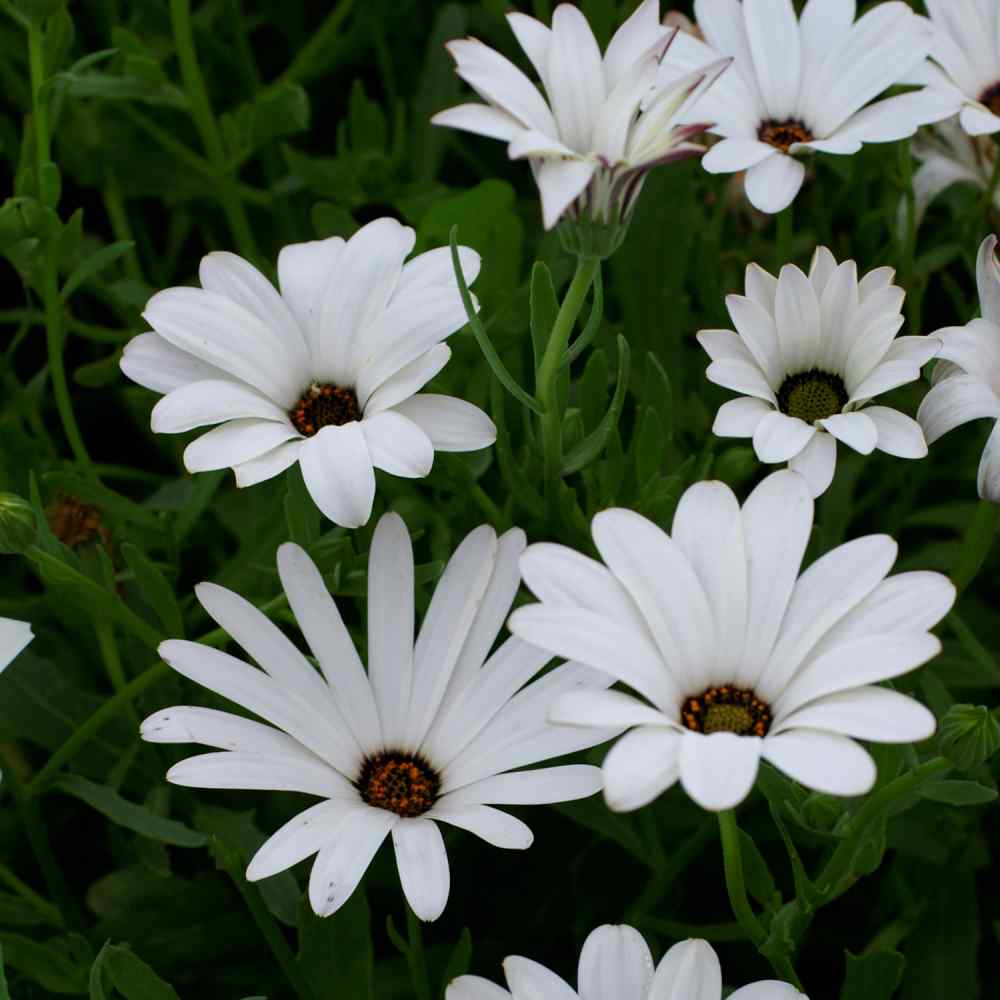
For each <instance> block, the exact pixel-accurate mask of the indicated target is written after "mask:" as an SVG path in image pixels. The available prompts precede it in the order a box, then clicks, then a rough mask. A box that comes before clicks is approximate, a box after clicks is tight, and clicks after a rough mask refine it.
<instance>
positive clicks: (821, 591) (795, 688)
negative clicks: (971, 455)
mask: <svg viewBox="0 0 1000 1000" xmlns="http://www.w3.org/2000/svg"><path fill="white" fill-rule="evenodd" d="M812 523H813V501H812V498H811V497H810V496H809V491H808V489H807V488H806V483H805V480H803V478H802V477H801V476H797V475H795V474H794V473H792V472H787V471H781V472H776V473H773V474H772V475H770V476H768V477H767V479H765V480H764V481H763V482H762V483H761V484H760V485H759V486H758V487H757V488H756V489H755V490H754V491H753V493H751V494H750V497H749V498H748V499H747V501H746V503H745V504H744V505H743V507H742V508H741V507H740V505H739V503H738V501H737V499H736V497H735V496H734V495H733V492H732V491H731V490H730V489H729V487H728V486H726V485H725V484H724V483H718V482H705V483H697V484H695V485H694V486H692V487H691V488H690V489H688V490H687V491H686V492H685V493H684V495H683V496H682V498H681V501H680V503H679V505H678V507H677V513H676V514H675V516H674V522H673V531H672V533H671V534H670V535H668V534H667V533H666V532H664V531H662V530H661V529H660V528H658V527H657V526H656V525H655V524H653V523H652V522H651V521H648V520H647V519H646V518H644V517H641V516H640V515H639V514H636V513H634V512H633V511H629V510H607V511H604V512H602V513H600V514H598V515H597V516H596V517H595V518H594V520H593V525H592V530H593V536H594V543H595V545H596V546H597V550H598V552H599V553H600V555H601V558H602V559H603V560H604V564H603V565H602V564H601V563H599V562H595V561H594V560H592V559H589V558H587V557H586V556H582V555H580V554H579V553H577V552H574V551H573V550H572V549H568V548H565V547H563V546H561V545H549V544H539V545H532V546H530V547H529V548H528V550H527V551H526V552H525V554H524V556H523V557H522V559H521V571H522V573H523V575H524V580H525V583H526V584H527V585H528V586H529V587H530V588H531V590H532V591H533V593H534V594H535V596H536V597H538V598H539V600H540V601H541V604H535V605H530V606H528V607H524V608H520V609H519V610H517V611H516V612H514V614H513V615H512V616H511V620H510V628H511V630H512V631H513V632H514V634H515V635H518V636H520V637H521V638H522V639H524V640H525V641H527V642H532V643H535V644H537V645H539V646H542V647H544V648H546V649H548V650H550V651H551V652H552V653H554V654H556V655H558V656H564V657H567V658H573V659H574V660H577V661H579V662H581V663H586V664H589V665H590V666H592V667H595V668H597V669H599V670H604V671H606V672H607V673H609V674H611V675H612V676H613V677H615V678H616V679H617V680H620V681H622V682H623V683H625V684H627V685H628V686H629V687H631V688H632V689H634V690H635V691H636V692H637V693H638V694H639V695H641V696H642V699H645V700H640V699H639V698H636V697H633V696H632V695H630V694H625V693H623V692H620V691H591V692H580V693H576V694H572V695H566V696H562V697H560V698H559V699H557V700H556V701H555V702H554V703H553V705H552V708H551V710H550V713H549V715H550V718H552V719H554V720H556V721H559V722H562V723H571V724H574V725H579V726H582V727H589V726H599V727H602V729H606V728H607V727H610V726H630V727H634V728H633V729H632V731H631V732H629V733H628V734H626V735H625V736H623V737H622V738H621V739H620V740H618V742H617V743H616V744H615V745H614V747H612V749H611V750H610V752H609V753H608V755H607V757H606V758H605V761H604V795H605V798H606V799H607V802H608V805H609V806H610V807H611V808H612V809H615V810H629V809H636V808H638V807H639V806H642V805H645V804H646V803H647V802H650V801H652V800H653V799H654V798H656V797H657V796H658V795H659V794H660V793H661V792H663V791H664V790H665V789H667V788H669V787H670V786H671V785H673V784H674V782H676V781H677V780H678V778H679V779H680V782H681V784H682V785H683V787H684V790H685V791H686V792H687V793H688V795H690V796H691V798H692V799H694V800H695V802H697V803H698V804H699V805H700V806H702V807H703V808H705V809H711V810H723V809H729V808H732V807H733V806H735V805H737V804H738V803H739V802H740V801H741V800H742V799H743V798H744V796H746V795H747V794H748V793H749V791H750V789H751V788H752V786H753V784H754V780H755V778H756V775H757V768H758V765H759V763H760V761H761V760H762V759H763V760H767V761H770V762H771V763H772V764H773V765H774V766H775V767H777V768H779V769H780V770H782V771H784V772H785V773H786V774H787V775H788V776H789V777H791V778H794V779H795V780H796V781H799V782H801V783H802V784H803V785H806V786H808V787H809V788H813V789H815V790H816V791H819V792H825V793H828V794H830V795H861V794H863V793H865V792H867V791H868V790H869V789H870V788H871V786H872V783H873V782H874V780H875V765H874V763H873V762H872V759H871V757H870V756H869V755H868V753H867V752H866V751H865V750H864V749H862V748H861V747H860V746H859V745H858V744H857V743H855V742H854V739H864V740H873V741H875V742H880V743H903V742H910V741H916V740H922V739H926V738H927V737H928V736H930V735H931V734H932V733H933V732H934V725H935V723H934V717H933V716H932V715H931V713H930V712H929V711H928V710H927V709H926V708H924V706H923V705H921V704H919V703H918V702H916V701H914V700H913V699H911V698H908V697H906V696H905V695H902V694H899V693H897V692H896V691H892V690H889V689H888V688H883V687H879V686H877V685H878V683H879V682H880V681H885V680H889V679H890V678H893V677H897V676H899V675H900V674H904V673H907V672H908V671H910V670H913V669H914V668H915V667H917V666H919V665H920V664H922V663H924V662H925V661H927V660H929V659H930V658H931V657H933V656H935V655H936V654H937V653H938V652H939V650H940V648H941V644H940V642H939V641H938V639H937V638H936V637H935V636H933V635H931V634H930V632H929V631H928V629H930V628H931V627H932V626H933V625H935V624H936V623H937V622H938V621H940V619H941V618H942V617H944V615H945V614H946V613H947V611H948V609H949V608H950V607H951V604H952V602H953V600H954V597H955V588H954V587H953V586H952V584H951V583H950V581H949V580H948V579H947V578H945V577H943V576H941V575H940V574H938V573H920V572H912V573H901V574H899V575H897V576H893V577H888V578H887V576H886V574H887V573H888V572H889V570H890V568H891V567H892V564H893V562H894V561H895V558H896V543H895V542H894V541H893V540H892V539H891V538H890V537H888V536H887V535H870V536H868V537H865V538H858V539H856V540H854V541H852V542H848V543H846V544H844V545H841V546H839V547H837V548H835V549H833V550H832V551H831V552H829V553H827V554H826V555H824V556H822V557H821V558H820V559H818V560H816V562H814V563H813V564H812V565H811V566H810V567H809V568H808V569H807V570H806V571H805V572H804V573H803V574H802V575H801V576H799V567H800V564H801V561H802V556H803V553H804V552H805V549H806V545H807V543H808V541H809V535H810V532H811V529H812Z"/></svg>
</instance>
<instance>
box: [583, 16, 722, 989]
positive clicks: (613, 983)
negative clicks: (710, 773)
mask: <svg viewBox="0 0 1000 1000" xmlns="http://www.w3.org/2000/svg"><path fill="white" fill-rule="evenodd" d="M657 6H659V4H657ZM652 978H653V956H652V955H651V954H650V953H649V946H648V945H647V944H646V942H645V941H644V940H643V937H642V935H641V934H640V933H639V932H638V931H637V930H635V929H634V928H632V927H627V926H624V925H618V926H612V925H610V924H605V925H604V926H603V927H598V928H597V929H596V930H593V931H591V932H590V934H588V935H587V940H586V941H584V943H583V950H582V951H581V952H580V964H579V966H578V968H577V976H576V981H577V988H578V990H579V994H580V1000H647V995H648V992H649V984H650V982H651V981H652ZM713 1000H717V998H714V997H713Z"/></svg>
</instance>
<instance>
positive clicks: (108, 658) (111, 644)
mask: <svg viewBox="0 0 1000 1000" xmlns="http://www.w3.org/2000/svg"><path fill="white" fill-rule="evenodd" d="M94 632H95V633H96V635H97V645H98V646H99V647H100V650H101V659H102V660H103V661H104V669H105V670H106V671H107V674H108V680H109V681H111V686H112V688H114V690H115V691H116V692H119V691H123V690H124V689H125V688H126V687H127V686H128V678H127V677H126V676H125V671H124V670H123V669H122V660H121V657H120V656H119V655H118V643H117V641H116V640H115V632H114V629H113V628H112V627H111V625H109V624H108V622H107V621H104V620H102V619H100V618H98V619H96V620H95V621H94ZM126 711H127V712H128V714H129V716H130V717H131V719H132V722H134V723H135V726H136V729H138V728H139V716H138V715H136V711H135V706H134V705H133V704H132V703H131V702H129V704H128V707H127V709H126Z"/></svg>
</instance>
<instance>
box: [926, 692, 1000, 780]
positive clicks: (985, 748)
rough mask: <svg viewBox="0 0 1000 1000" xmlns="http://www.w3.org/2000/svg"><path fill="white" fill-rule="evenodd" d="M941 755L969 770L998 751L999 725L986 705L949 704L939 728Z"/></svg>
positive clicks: (964, 769)
mask: <svg viewBox="0 0 1000 1000" xmlns="http://www.w3.org/2000/svg"><path fill="white" fill-rule="evenodd" d="M938 738H939V740H940V748H941V753H942V754H943V755H944V756H945V757H947V758H948V760H950V761H951V762H952V763H953V764H954V765H955V767H957V768H959V769H960V770H962V771H971V770H972V769H973V768H976V767H979V765H980V764H983V763H985V762H986V761H987V760H989V759H990V757H992V756H993V754H994V753H996V751H997V750H998V749H1000V723H998V722H997V720H996V719H995V718H994V717H993V714H992V713H991V712H990V710H989V709H988V708H986V706H985V705H952V706H951V708H949V709H948V712H947V714H946V715H945V717H944V719H942V721H941V725H940V727H939V729H938Z"/></svg>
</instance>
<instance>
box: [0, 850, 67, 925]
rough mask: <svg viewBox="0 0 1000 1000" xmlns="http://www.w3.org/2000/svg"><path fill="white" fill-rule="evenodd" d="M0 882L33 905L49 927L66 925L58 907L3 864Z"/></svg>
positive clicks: (0, 868) (0, 870)
mask: <svg viewBox="0 0 1000 1000" xmlns="http://www.w3.org/2000/svg"><path fill="white" fill-rule="evenodd" d="M0 882H3V884H4V885H6V886H7V887H8V888H9V889H12V890H13V891H14V892H16V893H17V895H18V896H20V897H21V898H22V899H23V900H24V901H25V902H26V903H28V904H29V905H30V906H33V907H34V908H35V910H36V911H37V913H38V915H39V916H40V917H41V918H42V919H43V920H44V921H45V922H46V923H47V924H49V925H50V926H51V927H59V928H62V927H65V926H66V923H65V921H64V920H63V917H62V914H61V913H60V912H59V908H58V907H56V906H53V905H52V904H51V903H50V902H49V901H48V900H47V899H46V898H45V897H44V896H41V895H39V894H38V893H37V892H35V890H34V889H32V888H31V886H30V885H28V884H27V883H26V882H22V881H21V880H20V879H19V878H18V877H17V876H16V875H15V874H14V873H13V872H12V871H11V870H10V869H9V868H8V867H7V866H6V865H5V864H0Z"/></svg>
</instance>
